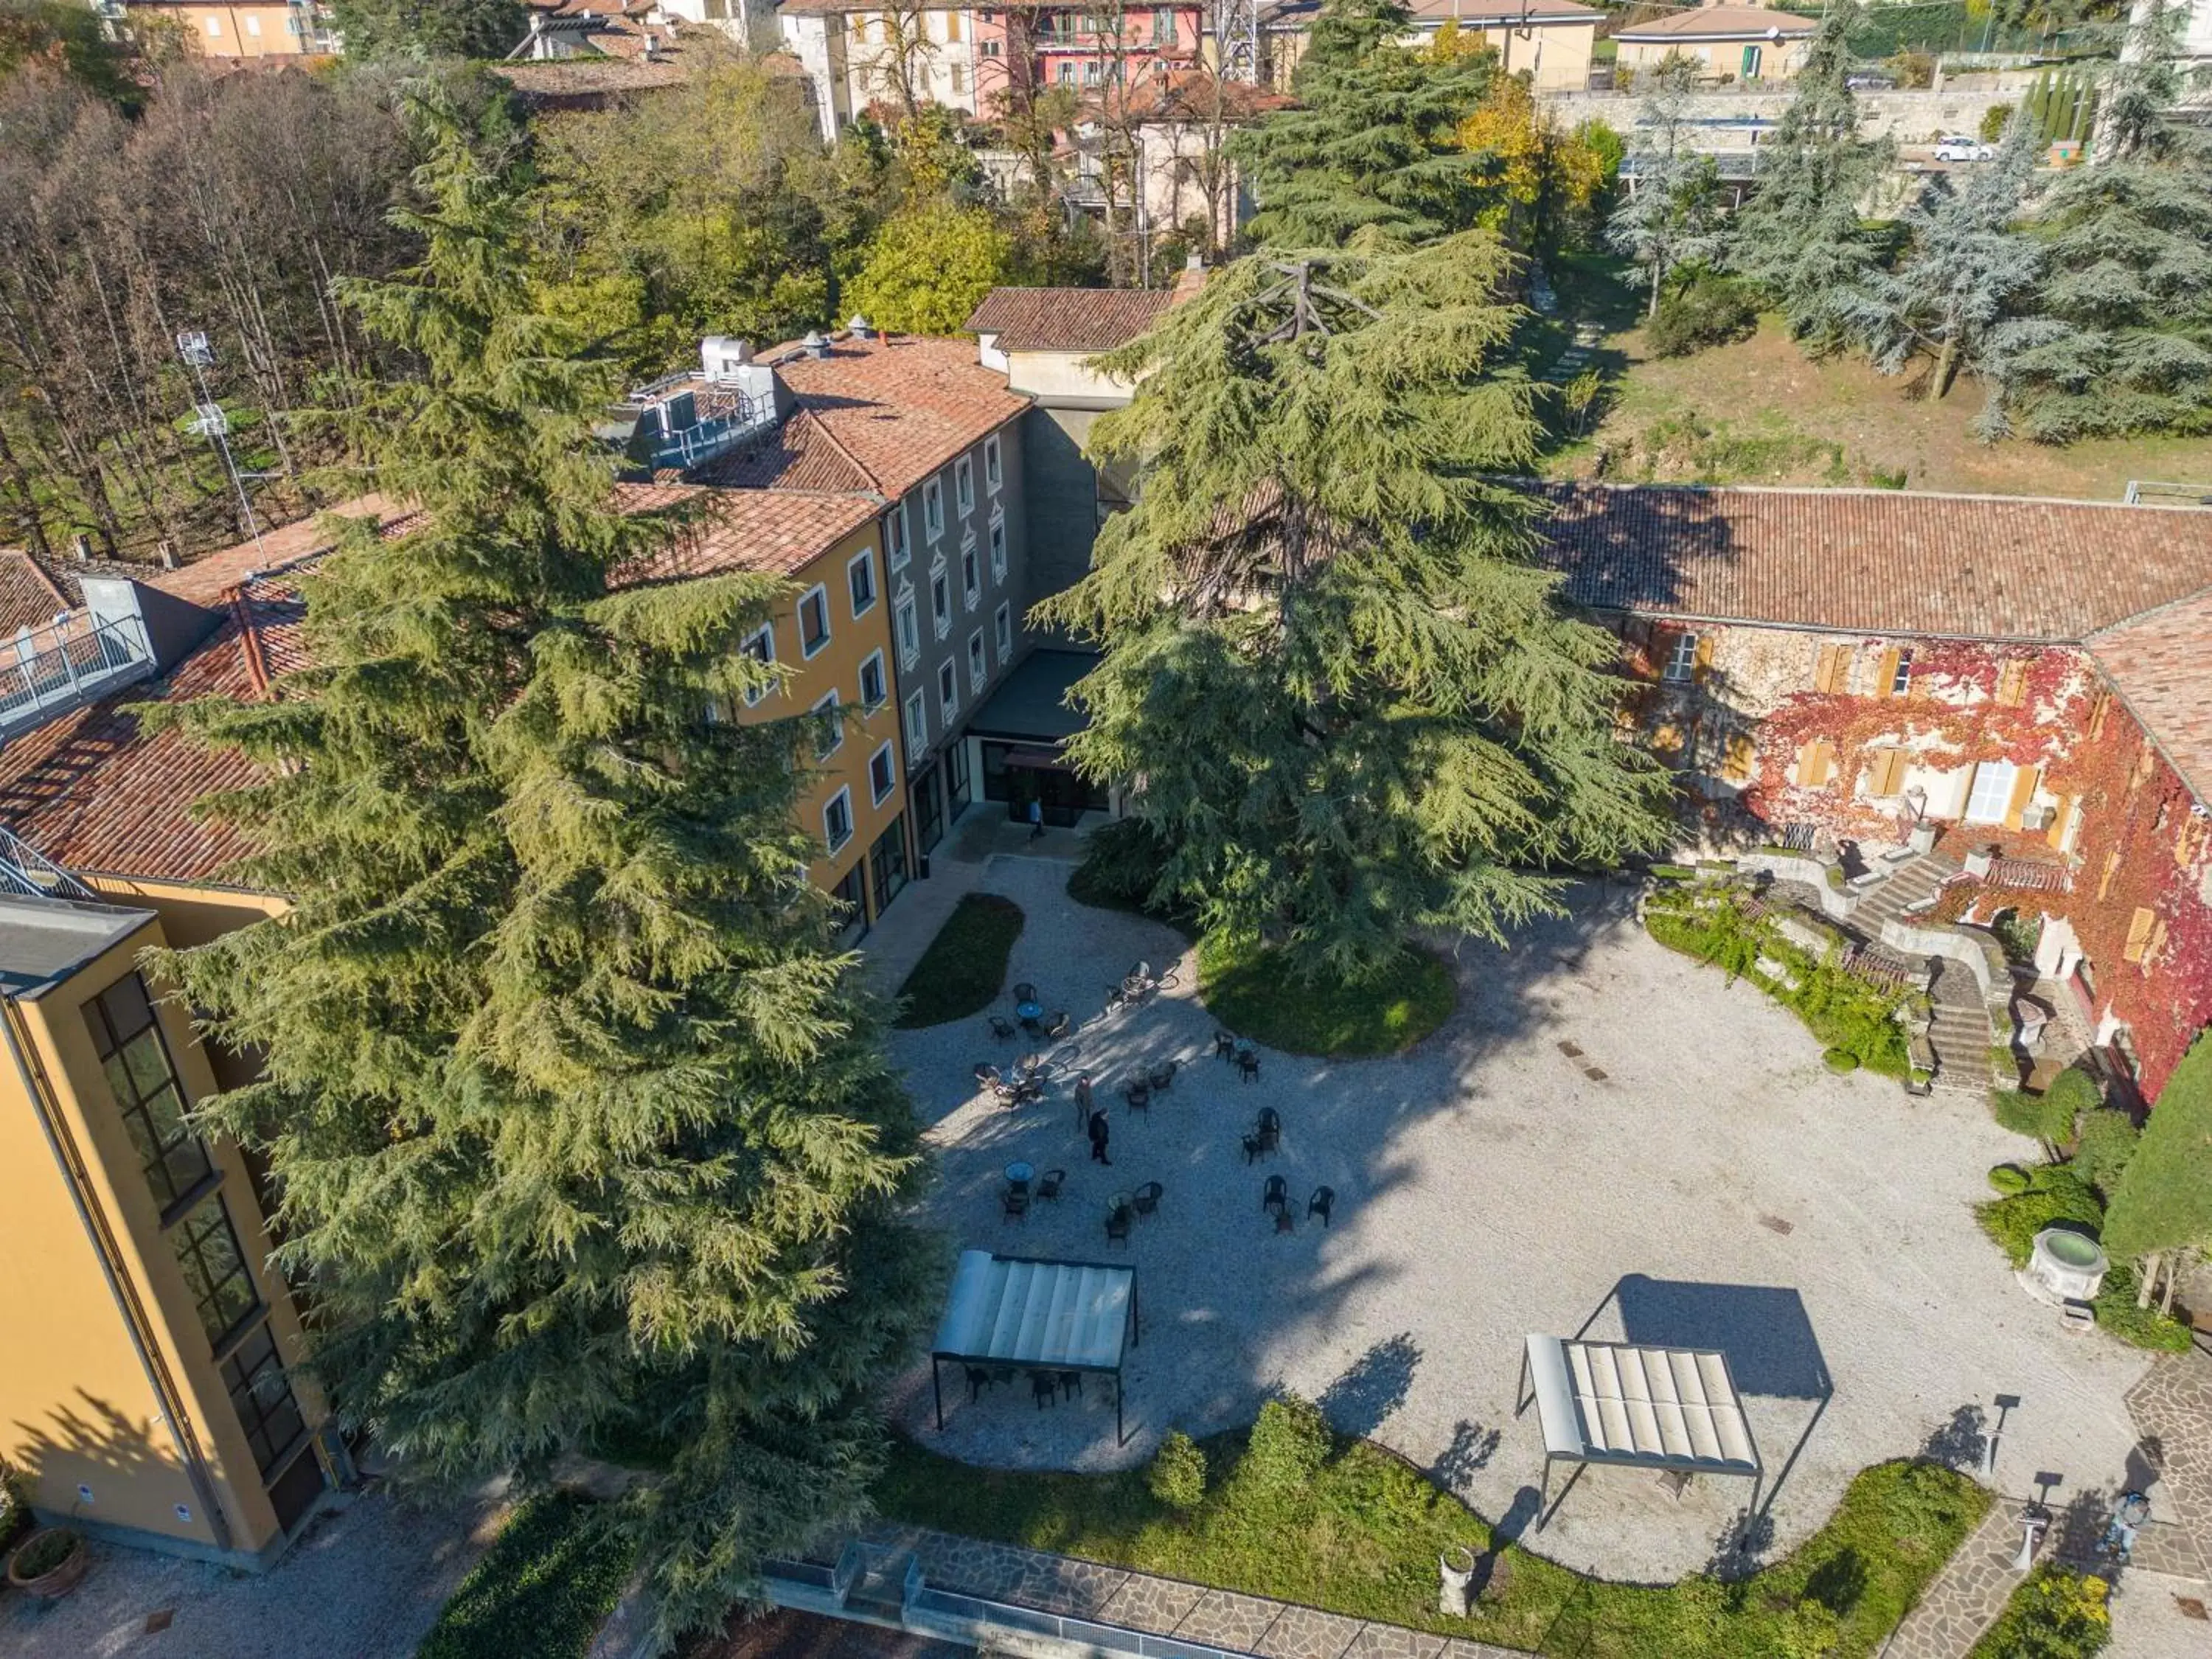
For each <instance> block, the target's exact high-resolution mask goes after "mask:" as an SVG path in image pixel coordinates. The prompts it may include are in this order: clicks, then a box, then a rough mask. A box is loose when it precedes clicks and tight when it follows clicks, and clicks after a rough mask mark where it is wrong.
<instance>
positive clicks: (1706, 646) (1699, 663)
mask: <svg viewBox="0 0 2212 1659" xmlns="http://www.w3.org/2000/svg"><path fill="white" fill-rule="evenodd" d="M1697 650H1698V655H1697V659H1696V661H1695V662H1693V663H1692V665H1691V667H1690V675H1691V678H1693V679H1700V680H1701V679H1703V678H1705V675H1706V674H1707V673H1708V672H1709V671H1711V668H1712V665H1713V636H1712V635H1710V634H1700V635H1698V646H1697Z"/></svg>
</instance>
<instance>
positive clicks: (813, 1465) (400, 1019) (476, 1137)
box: [169, 118, 931, 1637]
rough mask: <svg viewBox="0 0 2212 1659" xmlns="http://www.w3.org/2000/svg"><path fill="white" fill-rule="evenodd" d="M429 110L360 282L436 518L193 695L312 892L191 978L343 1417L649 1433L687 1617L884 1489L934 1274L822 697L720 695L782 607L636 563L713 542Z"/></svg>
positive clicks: (369, 414) (373, 446)
mask: <svg viewBox="0 0 2212 1659" xmlns="http://www.w3.org/2000/svg"><path fill="white" fill-rule="evenodd" d="M431 125H432V126H433V129H434V143H435V150H434V153H433V159H432V160H431V161H429V162H428V163H427V164H426V165H425V166H424V167H423V168H422V170H421V172H420V173H419V174H418V176H417V190H418V194H419V196H420V197H421V200H420V202H419V203H418V204H416V205H414V206H410V207H409V208H407V209H406V210H404V211H403V212H402V213H401V214H400V215H399V216H398V217H399V219H400V221H401V222H402V223H403V224H404V226H406V227H407V228H410V229H412V230H414V231H415V232H416V233H418V234H420V235H421V236H422V238H423V239H424V241H425V243H426V249H427V251H426V252H425V254H424V256H423V258H422V263H421V264H420V265H419V266H418V267H416V268H415V269H413V270H409V271H406V272H403V273H402V274H401V275H400V276H398V277H397V278H396V279H394V280H392V281H368V280H360V279H350V280H347V281H344V282H343V283H340V284H339V285H338V297H339V300H340V302H341V303H342V304H343V306H344V307H346V309H347V310H348V311H349V312H350V313H352V314H353V315H354V316H355V317H356V319H359V321H360V323H361V325H362V326H363V327H364V328H365V329H367V330H368V331H369V332H370V333H371V334H373V335H374V336H376V337H379V338H380V339H381V340H383V341H385V342H386V343H390V344H391V345H392V346H394V347H398V348H401V349H404V350H406V351H407V352H409V353H410V354H413V355H414V356H416V357H417V358H419V360H420V362H421V364H422V371H423V372H422V378H421V380H419V381H415V382H398V383H391V384H386V385H383V386H376V387H374V388H372V389H371V391H370V392H369V394H368V400H367V402H366V404H365V406H364V410H363V413H362V416H361V417H360V422H359V426H358V430H357V435H358V437H359V439H360V440H361V441H362V444H363V447H365V448H366V450H367V451H368V454H369V456H370V458H371V459H373V460H374V463H375V464H376V465H377V467H378V477H379V480H380V484H381V486H382V488H383V489H385V490H386V491H387V492H388V493H390V494H391V495H393V496H394V497H396V498H399V499H404V500H408V501H412V502H415V503H417V504H418V505H419V508H420V514H419V518H418V520H416V523H415V525H414V526H413V527H411V528H410V529H409V530H408V532H407V533H405V534H404V535H402V536H400V537H398V538H397V539H394V540H392V541H389V542H386V541H381V540H380V539H379V538H378V537H377V536H376V535H375V534H374V532H373V531H372V530H371V529H369V528H368V527H367V526H365V525H360V524H356V526H354V527H353V528H351V529H350V530H349V532H347V534H346V535H345V537H344V538H343V541H342V542H341V544H340V545H339V548H338V550H337V551H336V552H335V553H334V554H333V555H332V556H331V557H330V558H329V559H328V560H327V561H326V562H325V563H324V565H323V566H322V567H321V568H320V569H319V571H317V572H316V573H315V574H313V575H311V576H309V577H307V578H306V579H305V580H304V586H305V592H306V598H307V622H306V629H307V641H308V644H309V646H310V647H311V654H312V657H313V662H314V666H313V668H311V669H309V670H307V671H303V672H301V673H300V674H299V675H297V676H295V677H293V678H290V679H288V680H287V681H286V682H284V684H283V695H282V696H279V697H277V698H276V700H275V701H272V702H254V703H232V702H196V703H194V704H191V705H190V706H189V707H188V708H185V709H184V710H183V711H182V714H181V716H180V718H181V719H182V720H184V721H185V724H186V726H187V727H188V728H189V730H190V731H191V732H192V733H193V734H195V735H196V736H197V737H198V738H200V739H202V740H204V741H206V742H208V743H210V744H221V745H234V746H236V747H237V748H239V749H240V750H243V751H244V752H246V754H248V755H251V756H252V757H256V758H258V760H260V761H261V762H263V763H264V768H265V775H266V781H264V782H261V783H259V784H258V785H255V786H252V787H247V788H245V789H242V790H240V791H238V792H236V793H231V794H228V795H226V796H223V797H220V798H218V799H216V801H215V802H214V803H213V804H212V806H213V810H214V811H216V814H217V815H218V816H219V817H222V818H225V819H227V820H228V821H230V822H232V823H236V824H238V825H240V826H242V827H243V828H244V829H246V831H247V832H248V834H249V836H250V837H251V840H252V844H253V845H254V846H255V848H257V849H258V850H257V851H256V853H255V854H254V855H253V856H252V858H251V859H250V860H248V861H247V862H246V866H244V868H243V870H242V871H241V872H240V873H241V876H242V878H245V879H246V880H248V881H250V882H251V883H252V884H254V885H256V886H258V887H261V888H264V889H266V890H273V891H276V892H281V893H283V894H285V895H287V896H289V900H290V902H291V907H290V908H289V912H288V913H287V914H286V915H284V916H283V917H282V918H281V919H278V920H273V921H266V922H263V923H260V924H258V925H256V926H254V927H248V928H246V929H244V930H242V931H240V932H238V933H231V934H228V935H226V936H225V937H223V938H222V939H219V940H217V941H216V942H214V943H213V944H210V945H206V946H204V947H201V948H198V949H196V950H192V951H185V952H183V953H181V954H179V955H177V956H174V957H172V958H171V961H170V964H169V965H170V967H171V968H172V969H173V971H174V972H175V974H176V975H177V976H178V978H179V980H180V981H181V982H182V984H183V985H184V986H185V989H186V991H187V993H188V994H189V995H190V997H191V1001H192V1003H193V1005H194V1006H196V1007H198V1008H202V1009H205V1010H208V1011H210V1024H211V1025H212V1028H213V1030H215V1031H216V1034H217V1035H218V1036H221V1037H222V1039H223V1040H224V1041H226V1042H228V1043H230V1044H231V1045H233V1046H234V1047H236V1048H239V1049H240V1051H242V1052H252V1053H258V1054H262V1055H264V1056H265V1071H264V1077H263V1079H262V1080H260V1081H258V1082H257V1083H255V1084H253V1085H250V1086H248V1087H246V1088H243V1089H240V1090H237V1091H233V1092H231V1093H228V1094H226V1095H223V1096H221V1097H217V1098H216V1099H215V1100H213V1101H212V1102H210V1103H209V1104H208V1107H207V1113H208V1117H209V1119H210V1121H211V1122H212V1123H213V1124H214V1125H215V1126H216V1127H219V1128H221V1129H222V1130H223V1131H225V1132H227V1133H230V1134H232V1135H234V1136H235V1137H237V1138H238V1139H240V1140H241V1141H242V1142H244V1143H245V1144H246V1145H247V1146H251V1147H253V1148H254V1149H256V1150H257V1151H258V1152H260V1153H261V1154H262V1155H263V1156H264V1157H265V1158H267V1160H268V1163H269V1166H270V1171H271V1174H272V1176H273V1177H274V1180H275V1183H276V1188H277V1189H278V1190H279V1191H280V1192H281V1194H282V1195H283V1196H282V1201H281V1203H280V1205H279V1207H278V1211H277V1215H276V1220H277V1223H278V1225H279V1227H280V1229H281V1232H282V1236H283V1240H284V1243H283V1246H282V1248H281V1250H280V1253H279V1254H280V1259H281V1260H282V1261H283V1265H284V1266H285V1267H286V1268H287V1269H288V1270H289V1271H291V1272H293V1273H297V1274H299V1275H301V1277H302V1279H304V1280H305V1281H307V1283H309V1284H310V1285H312V1294H313V1301H314V1304H315V1307H316V1310H317V1313H318V1319H317V1321H316V1324H315V1332H316V1341H315V1352H314V1355H313V1364H314V1367H315V1370H316V1371H317V1374H318V1375H319V1376H320V1378H321V1379H322V1381H323V1383H324V1384H325V1387H326V1388H327V1389H328V1391H329V1393H330V1395H331V1399H332V1400H333V1401H334V1402H335V1404H336V1407H337V1410H338V1411H339V1413H340V1414H341V1416H342V1418H343V1419H344V1420H346V1421H348V1422H349V1423H353V1424H360V1425H366V1426H368V1428H369V1429H371V1430H372V1431H374V1433H375V1434H376V1436H377V1437H378V1438H379V1439H380V1441H381V1442H382V1443H384V1444H385V1445H386V1446H387V1447H388V1448H390V1449H392V1450H393V1451H395V1452H397V1453H398V1454H399V1455H400V1457H401V1468H403V1470H405V1471H409V1472H412V1473H414V1474H416V1475H418V1476H421V1477H423V1478H440V1477H443V1478H472V1477H477V1476H481V1475H483V1474H487V1473H489V1472H494V1471H501V1470H509V1469H512V1470H516V1471H518V1472H520V1474H522V1475H523V1476H524V1477H525V1478H528V1477H530V1476H532V1475H533V1474H538V1473H539V1472H542V1471H543V1470H544V1468H545V1467H546V1465H547V1463H548V1462H549V1461H550V1460H551V1459H553V1458H554V1457H556V1456H557V1455H561V1454H562V1453H564V1452H568V1451H572V1450H577V1449H594V1448H606V1449H623V1448H627V1447H631V1446H641V1445H643V1446H652V1447H657V1448H659V1449H661V1450H662V1452H663V1453H664V1454H665V1459H666V1462H667V1469H666V1472H665V1474H661V1475H660V1476H659V1477H658V1478H655V1479H653V1480H650V1481H649V1482H647V1484H645V1485H644V1486H641V1488H640V1489H639V1490H638V1491H637V1492H635V1493H634V1494H633V1495H632V1496H631V1497H630V1498H628V1499H626V1500H624V1502H623V1505H622V1506H621V1508H620V1510H619V1511H618V1515H619V1521H620V1524H622V1525H623V1527H624V1528H626V1529H627V1530H628V1531H629V1534H630V1535H631V1536H632V1537H634V1538H635V1541H637V1543H638V1544H639V1546H640V1548H641V1559H642V1560H643V1562H644V1564H645V1565H647V1568H648V1569H649V1571H650V1572H651V1575H652V1583H653V1587H654V1589H656V1591H657V1592H658V1596H659V1614H658V1616H659V1620H660V1627H661V1632H662V1634H663V1635H664V1636H666V1637H672V1636H673V1634H674V1633H675V1632H678V1631H679V1630H682V1629H684V1628H689V1627H696V1626H702V1625H704V1624H708V1623H710V1622H713V1621H714V1620H719V1619H720V1617H721V1616H722V1614H723V1613H725V1611H726V1608H727V1607H728V1605H729V1603H730V1601H732V1598H733V1597H735V1596H737V1595H739V1594H741V1593H743V1592H744V1590H745V1589H747V1588H748V1587H749V1586H750V1583H752V1581H753V1577H754V1575H755V1571H756V1565H757V1561H758V1559H759V1557H760V1554H761V1553H762V1552H763V1551H765V1550H771V1549H778V1548H783V1549H788V1548H790V1547H793V1546H794V1545H795V1544H796V1543H798V1542H799V1541H800V1540H801V1539H802V1538H804V1537H805V1536H806V1535H808V1534H810V1533H811V1531H812V1530H813V1529H814V1528H817V1527H818V1526H820V1525H823V1524H827V1523H832V1522H839V1521H842V1520H844V1519H846V1518H848V1517H850V1516H853V1515H854V1514H855V1513H856V1512H857V1511H858V1510H860V1507H861V1506H862V1504H863V1503H864V1498H865V1491H866V1483H867V1482H868V1480H869V1479H870V1478H871V1476H872V1472H873V1470H874V1469H875V1468H876V1467H877V1458H878V1439H879V1429H878V1422H877V1418H876V1406H875V1403H874V1400H875V1392H876V1389H877V1387H878V1384H879V1383H881V1381H882V1380H883V1379H884V1376H885V1374H886V1370H887V1368H889V1367H891V1366H893V1365H896V1364H899V1363H901V1362H902V1360H903V1358H905V1356H906V1354H907V1352H908V1346H909V1343H910V1340H911V1338H912V1336H913V1334H914V1331H915V1323H916V1321H917V1319H918V1318H919V1317H921V1314H922V1310H924V1309H925V1308H926V1307H927V1304H928V1302H929V1300H930V1299H931V1286H930V1284H929V1283H928V1278H929V1273H930V1269H929V1267H928V1265H927V1263H928V1260H929V1255H930V1253H929V1252H927V1251H926V1250H924V1249H921V1248H920V1247H919V1244H918V1241H917V1240H916V1239H915V1237H913V1236H912V1235H911V1234H909V1233H908V1231H906V1230H905V1229H904V1228H903V1227H902V1226H901V1225H898V1224H897V1223H896V1220H895V1219H894V1206H896V1204H898V1203H900V1202H901V1201H902V1200H904V1199H905V1198H906V1197H908V1196H909V1195H910V1194H911V1193H912V1191H913V1190H914V1188H915V1182H916V1181H917V1180H918V1178H919V1176H920V1172H921V1163H920V1160H919V1154H918V1145H919V1143H918V1137H917V1133H916V1129H915V1123H914V1121H913V1118H912V1115H911V1112H910V1109H909V1107H908V1102H907V1100H906V1098H905V1096H904V1094H903V1091H902V1088H901V1086H900V1085H899V1084H898V1082H897V1081H896V1078H895V1077H894V1076H893V1075H892V1073H890V1070H889V1069H888V1067H887V1066H886V1065H885V1063H884V1059H883V1057H882V1055H881V1053H880V1051H879V1048H878V1043H877V1042H876V1041H875V1035H876V1026H875V1016H874V1014H873V1012H872V1008H871V1006H870V1005H868V1004H867V1003H866V1001H865V1000H862V999H861V998H860V996H859V995H858V994H856V993H855V992H854V990H853V989H852V988H851V987H850V983H849V980H848V973H849V969H850V961H849V958H847V957H841V956H838V955H836V954H834V953H833V951H832V950H831V949H830V948H829V929H830V927H831V921H830V918H829V907H828V902H827V901H826V899H824V898H823V896H820V895H817V893H815V892H813V891H812V890H811V889H809V888H808V887H807V886H805V883H804V880H803V878H798V877H795V876H794V873H793V872H794V871H796V870H798V869H799V868H801V867H803V863H804V860H805V857H806V855H807V852H808V848H809V843H808V842H806V840H805V838H804V837H803V836H800V835H799V832H798V831H797V830H796V829H795V828H794V827H793V816H792V809H793V796H794V791H795V789H796V788H797V787H798V781H799V779H801V778H803V777H804V775H805V771H804V767H803V766H802V765H801V764H800V763H799V748H798V743H799V740H800V738H801V737H802V731H801V727H802V726H803V725H804V722H799V721H791V722H772V723H762V724H748V723H737V722H731V721H725V720H715V719H714V718H712V717H711V715H710V710H711V708H713V707H714V706H715V705H716V704H718V703H719V704H720V705H722V706H729V705H732V704H734V703H735V702H736V701H737V700H738V698H739V697H740V696H742V695H743V694H744V692H745V691H746V690H758V689H760V688H761V687H762V686H763V684H766V681H767V678H768V677H770V676H772V674H773V672H774V671H773V670H772V669H769V668H768V667H766V666H764V665H759V664H757V663H755V662H753V661H752V659H750V658H749V657H747V656H746V655H744V653H742V652H741V651H740V650H739V648H738V642H739V641H740V640H741V639H742V638H743V637H744V635H746V634H747V633H748V632H749V631H750V630H751V629H754V628H757V626H758V624H759V623H760V622H761V620H762V619H763V617H765V616H766V615H767V614H769V609H770V607H771V605H772V602H773V600H774V599H775V594H776V593H777V592H778V589H777V586H776V584H775V582H774V581H773V580H771V579H769V578H767V577H764V576H761V575H757V574H750V573H736V574H723V575H717V576H711V577H702V578H699V579H696V580H683V581H671V582H667V583H664V584H660V585H654V584H653V583H652V582H651V580H649V578H650V577H651V575H652V574H653V572H654V571H655V570H656V569H663V568H669V567H670V566H671V564H672V563H673V562H675V561H674V558H673V555H675V554H676V553H677V552H678V551H679V550H680V541H681V538H684V537H686V536H689V535H691V534H694V533H696V529H695V527H694V526H691V525H690V524H689V523H687V522H685V521H684V520H680V519H671V518H670V517H668V516H666V515H665V514H662V513H639V514H635V515H630V516H626V515H624V514H623V513H621V512H619V511H617V510H616V502H615V500H614V498H613V496H612V494H611V481H612V471H611V463H610V461H609V459H607V457H606V455H605V452H604V450H603V449H602V448H601V447H599V446H597V445H595V444H594V442H593V441H592V423H593V421H594V419H595V418H596V417H598V416H599V414H600V412H601V410H603V408H604V407H605V401H606V399H607V398H608V397H609V395H610V394H611V392H612V391H613V390H614V389H615V386H616V381H615V380H614V379H613V376H612V375H611V373H610V370H609V368H608V367H607V366H604V365H600V364H596V363H586V362H573V361H568V360H565V359H564V358H562V356H559V355H557V352H558V347H559V343H560V342H561V341H562V340H563V339H564V338H566V337H567V331H566V330H565V328H564V327H563V326H562V325H561V324H560V323H558V322H557V321H556V320H555V319H550V318H547V317H544V316H542V315H538V314H534V313H532V311H531V310H530V309H529V295H530V291H531V290H530V279H529V274H528V269H529V259H530V249H529V246H528V242H529V234H528V229H527V221H526V216H524V214H523V212H522V211H521V209H520V204H519V202H518V191H519V186H518V184H517V181H516V180H515V179H513V178H511V177H507V176H503V175H502V174H501V173H497V172H495V171H493V170H491V169H490V168H488V167H486V166H485V165H484V164H483V163H482V162H481V161H478V160H477V158H476V157H475V156H474V155H471V151H470V149H469V148H468V146H467V145H466V144H465V143H464V142H463V140H462V138H461V137H460V135H459V132H458V131H456V130H455V129H454V128H453V126H452V125H450V124H449V123H446V122H443V121H441V120H436V119H435V118H433V119H432V120H431ZM617 573H623V582H622V583H621V584H620V585H617V583H616V581H615V580H614V578H615V576H616V574H617Z"/></svg>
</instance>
